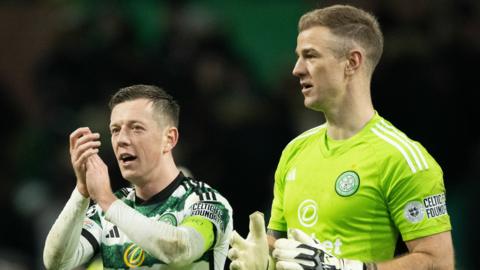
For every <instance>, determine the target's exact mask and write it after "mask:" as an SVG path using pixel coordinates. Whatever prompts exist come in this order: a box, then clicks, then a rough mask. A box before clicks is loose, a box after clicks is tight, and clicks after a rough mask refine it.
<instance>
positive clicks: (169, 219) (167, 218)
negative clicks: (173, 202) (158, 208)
mask: <svg viewBox="0 0 480 270" xmlns="http://www.w3.org/2000/svg"><path fill="white" fill-rule="evenodd" d="M160 221H163V222H166V223H168V224H170V225H173V226H177V218H176V217H175V216H174V215H173V214H172V213H165V214H163V215H162V216H161V217H160Z"/></svg>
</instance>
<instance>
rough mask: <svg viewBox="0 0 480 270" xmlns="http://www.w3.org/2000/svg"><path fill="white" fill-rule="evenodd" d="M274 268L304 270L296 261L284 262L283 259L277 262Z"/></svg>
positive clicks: (279, 269) (278, 269)
mask: <svg viewBox="0 0 480 270" xmlns="http://www.w3.org/2000/svg"><path fill="white" fill-rule="evenodd" d="M275 268H276V269H277V270H304V268H303V267H302V266H301V265H300V264H298V263H296V262H285V261H279V262H277V263H276V264H275ZM312 269H313V268H312Z"/></svg>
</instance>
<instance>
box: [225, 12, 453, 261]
mask: <svg viewBox="0 0 480 270" xmlns="http://www.w3.org/2000/svg"><path fill="white" fill-rule="evenodd" d="M298 28H299V34H298V38H297V47H296V53H297V55H298V59H297V62H296V64H295V67H294V69H293V74H294V75H295V76H297V77H298V78H299V80H300V85H301V88H302V89H301V92H302V94H303V96H304V105H305V106H306V107H307V108H309V109H312V110H315V111H319V112H323V113H324V115H325V119H326V123H325V124H324V125H321V126H319V127H316V128H313V129H311V130H308V131H306V132H304V133H303V134H301V135H300V136H298V137H296V138H295V139H293V140H292V141H291V142H290V143H289V144H288V145H287V146H286V147H285V149H284V150H283V152H282V155H281V158H280V161H279V164H278V167H277V170H276V173H275V185H274V199H273V204H272V212H271V217H270V221H269V224H268V232H267V234H268V242H267V235H266V233H265V228H264V221H263V216H262V215H260V214H258V213H254V214H252V215H251V217H250V222H251V224H250V233H249V236H248V237H247V239H243V238H241V237H240V236H239V235H238V234H237V233H236V232H234V234H233V237H232V241H231V246H232V248H231V249H230V251H229V255H228V256H229V258H230V259H231V260H232V263H231V265H230V269H232V270H239V269H242V270H243V269H248V270H255V269H256V270H265V269H267V266H268V269H275V268H276V269H277V270H284V269H288V270H301V269H312V270H313V269H315V270H320V269H329V270H332V269H337V270H338V269H342V270H345V269H349V270H363V269H379V270H388V269H416V270H420V269H453V268H454V259H453V247H452V240H451V233H450V230H451V225H450V220H449V216H448V213H447V209H446V202H445V188H444V183H443V175H442V170H441V168H440V167H439V165H438V164H437V162H435V160H434V159H433V158H432V157H431V156H430V154H429V153H428V152H427V151H426V150H425V148H424V147H422V145H420V144H419V143H418V142H416V141H414V140H412V139H410V138H409V137H407V136H406V135H405V134H404V133H403V132H401V131H400V130H398V129H397V128H396V127H395V126H394V125H393V124H391V123H390V122H389V121H387V120H386V119H384V118H383V117H381V116H380V115H379V114H378V112H377V111H375V110H374V108H373V105H372V100H371V96H370V81H371V77H372V74H373V71H374V69H375V66H376V65H377V63H378V61H379V59H380V56H381V54H382V50H383V36H382V33H381V31H380V28H379V25H378V22H377V20H376V19H375V18H374V17H373V16H372V15H371V14H369V13H367V12H365V11H363V10H361V9H358V8H355V7H352V6H346V5H335V6H330V7H326V8H322V9H316V10H313V11H310V12H308V13H306V14H304V15H303V16H302V17H301V19H300V22H299V26H298ZM399 236H401V237H402V240H403V241H404V242H405V244H406V246H407V248H408V253H406V254H404V255H403V256H400V257H395V258H394V252H395V246H396V242H397V238H398V237H399ZM287 237H288V238H287ZM267 243H268V244H267ZM268 246H270V248H271V249H273V252H272V253H271V256H272V257H273V259H271V258H270V259H269V254H268Z"/></svg>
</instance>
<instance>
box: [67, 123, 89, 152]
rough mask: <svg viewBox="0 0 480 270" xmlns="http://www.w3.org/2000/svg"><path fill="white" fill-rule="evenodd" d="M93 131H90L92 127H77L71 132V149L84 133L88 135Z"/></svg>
mask: <svg viewBox="0 0 480 270" xmlns="http://www.w3.org/2000/svg"><path fill="white" fill-rule="evenodd" d="M89 133H91V131H90V128H88V127H81V128H77V129H76V130H75V131H73V132H72V133H71V134H70V137H69V138H70V150H72V149H73V148H74V146H75V144H76V142H77V140H78V139H79V138H80V137H82V136H84V135H87V134H89Z"/></svg>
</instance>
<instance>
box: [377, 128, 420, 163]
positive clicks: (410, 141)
mask: <svg viewBox="0 0 480 270" xmlns="http://www.w3.org/2000/svg"><path fill="white" fill-rule="evenodd" d="M382 124H383V125H384V126H385V127H387V128H389V129H391V130H393V132H395V133H397V134H398V135H399V136H401V137H403V138H405V140H406V141H407V142H408V143H410V145H412V146H413V148H415V151H417V153H418V156H420V159H421V160H422V163H423V166H424V167H425V168H426V169H428V168H429V167H428V163H427V160H426V159H425V156H424V155H423V154H422V152H421V151H420V148H419V147H418V145H417V143H415V142H413V141H412V140H410V139H409V138H408V137H407V135H405V134H404V133H402V132H400V131H399V130H398V129H396V128H395V127H393V126H392V125H389V124H387V122H385V120H384V119H382Z"/></svg>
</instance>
